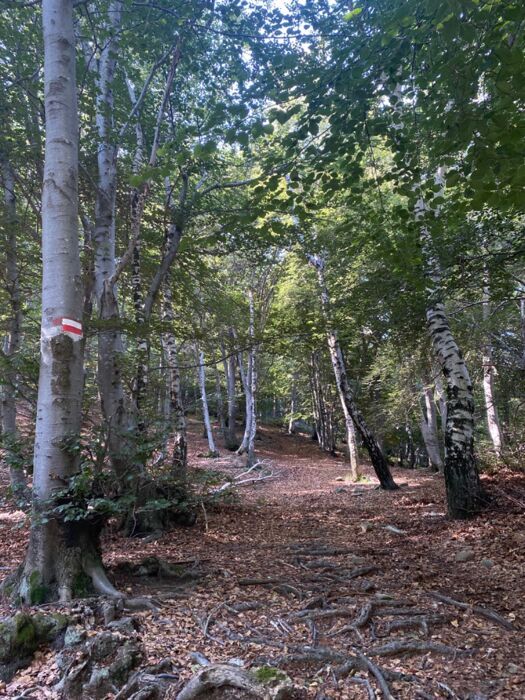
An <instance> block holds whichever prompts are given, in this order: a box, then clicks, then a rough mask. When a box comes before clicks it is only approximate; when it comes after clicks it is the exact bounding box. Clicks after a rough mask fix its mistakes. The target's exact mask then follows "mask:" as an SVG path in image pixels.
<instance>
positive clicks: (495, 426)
mask: <svg viewBox="0 0 525 700" xmlns="http://www.w3.org/2000/svg"><path fill="white" fill-rule="evenodd" d="M482 310H483V325H484V329H483V331H484V333H485V342H484V343H483V356H482V364H483V396H484V399H485V409H486V411H487V426H488V429H489V435H490V439H491V441H492V446H493V448H494V452H495V453H496V456H497V457H501V453H502V450H503V436H502V433H501V426H500V422H499V416H498V409H497V408H496V401H495V397H494V375H495V373H496V368H495V366H494V359H493V348H492V342H491V340H490V329H489V327H488V326H489V322H490V289H489V286H488V284H486V285H485V286H484V288H483V302H482Z"/></svg>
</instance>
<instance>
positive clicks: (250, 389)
mask: <svg viewBox="0 0 525 700" xmlns="http://www.w3.org/2000/svg"><path fill="white" fill-rule="evenodd" d="M248 300H249V309H250V322H249V330H248V333H249V337H250V341H251V347H250V350H249V352H248V369H247V371H246V373H245V372H244V367H243V362H242V355H241V353H239V371H240V373H241V381H242V384H243V388H244V395H245V398H246V426H245V430H244V436H243V439H242V443H241V446H240V447H239V449H238V450H237V454H239V455H241V454H243V453H244V452H246V453H247V454H248V466H251V465H252V464H253V462H254V460H255V435H256V433H257V411H256V392H257V350H256V347H255V306H254V300H253V291H252V290H251V289H250V290H249V292H248Z"/></svg>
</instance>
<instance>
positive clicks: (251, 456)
mask: <svg viewBox="0 0 525 700" xmlns="http://www.w3.org/2000/svg"><path fill="white" fill-rule="evenodd" d="M248 300H249V305H250V328H249V332H250V339H251V343H252V347H251V348H250V396H249V399H250V400H249V404H248V405H247V408H248V410H249V412H250V432H249V435H248V450H247V451H248V464H247V466H248V467H252V466H253V465H254V464H255V435H256V433H257V399H256V396H257V351H256V348H255V305H254V300H253V291H252V290H251V289H250V290H249V292H248Z"/></svg>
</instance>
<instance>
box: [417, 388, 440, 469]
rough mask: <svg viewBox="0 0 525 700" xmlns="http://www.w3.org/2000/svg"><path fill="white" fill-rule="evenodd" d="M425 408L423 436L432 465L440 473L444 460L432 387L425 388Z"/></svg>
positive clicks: (422, 415)
mask: <svg viewBox="0 0 525 700" xmlns="http://www.w3.org/2000/svg"><path fill="white" fill-rule="evenodd" d="M422 399H423V406H422V407H421V422H420V427H421V435H422V437H423V442H424V443H425V449H426V451H427V455H428V459H429V462H430V465H431V466H432V467H433V468H434V469H435V470H436V471H439V472H442V471H443V460H442V458H441V450H440V445H439V433H438V427H437V412H436V404H435V401H434V392H433V391H432V386H430V385H428V384H427V385H425V386H424V387H423V397H422Z"/></svg>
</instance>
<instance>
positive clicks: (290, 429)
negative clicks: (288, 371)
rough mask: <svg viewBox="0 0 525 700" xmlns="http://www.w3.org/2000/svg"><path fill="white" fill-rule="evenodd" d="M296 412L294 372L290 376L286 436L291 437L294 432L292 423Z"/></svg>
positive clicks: (295, 380)
mask: <svg viewBox="0 0 525 700" xmlns="http://www.w3.org/2000/svg"><path fill="white" fill-rule="evenodd" d="M296 411H297V375H296V373H295V372H294V373H293V376H292V391H291V396H290V418H289V420H288V435H293V433H294V432H295V429H294V422H295V413H296Z"/></svg>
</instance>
